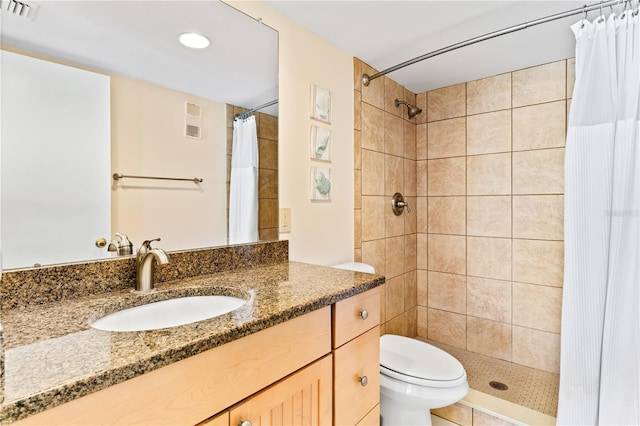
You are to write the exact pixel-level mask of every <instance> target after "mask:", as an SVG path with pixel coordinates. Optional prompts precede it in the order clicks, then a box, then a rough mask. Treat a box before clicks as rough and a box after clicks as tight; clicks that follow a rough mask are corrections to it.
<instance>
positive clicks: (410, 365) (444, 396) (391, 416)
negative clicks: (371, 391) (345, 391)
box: [380, 334, 469, 426]
mask: <svg viewBox="0 0 640 426" xmlns="http://www.w3.org/2000/svg"><path fill="white" fill-rule="evenodd" d="M468 391H469V384H468V382H467V373H466V372H465V370H464V367H463V366H462V364H460V361H458V360H457V359H455V358H454V357H453V356H451V355H449V354H448V353H447V352H445V351H443V350H441V349H439V348H436V347H435V346H432V345H429V344H428V343H425V342H421V341H419V340H415V339H411V338H408V337H404V336H396V335H393V334H385V335H384V336H382V337H380V415H381V417H382V425H383V426H391V425H403V426H409V425H431V414H430V412H429V410H430V409H432V408H441V407H446V406H448V405H451V404H453V403H455V402H457V401H459V400H461V399H462V398H464V396H465V395H466V394H467V392H468Z"/></svg>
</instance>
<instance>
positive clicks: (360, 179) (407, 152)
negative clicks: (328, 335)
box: [354, 58, 446, 337]
mask: <svg viewBox="0 0 640 426" xmlns="http://www.w3.org/2000/svg"><path fill="white" fill-rule="evenodd" d="M363 72H367V73H369V74H371V73H373V72H375V71H374V70H372V69H371V68H370V67H369V66H368V65H366V64H364V63H362V62H361V61H360V60H358V59H355V58H354V89H355V90H354V105H355V107H354V127H355V130H354V132H355V134H354V144H355V146H354V154H355V155H354V158H355V161H354V182H355V188H354V196H355V199H354V206H355V212H354V221H355V234H354V240H355V260H356V261H361V262H365V263H369V264H371V265H373V266H374V267H375V268H376V272H377V273H379V274H383V275H385V276H386V278H387V282H386V284H385V285H384V290H383V292H382V298H381V323H382V327H381V333H383V334H384V333H394V334H400V335H405V336H410V337H413V336H416V335H417V329H416V326H417V317H416V314H417V309H416V304H417V297H418V295H417V272H416V270H417V267H418V266H417V254H416V248H417V245H418V239H417V235H416V229H417V218H418V215H417V214H416V212H417V210H419V208H418V207H417V206H416V194H417V191H418V188H419V187H420V188H422V187H423V186H424V183H419V182H418V179H417V176H418V175H419V174H420V173H421V172H418V171H417V170H416V124H415V121H416V120H415V119H413V120H409V119H408V117H407V109H406V107H404V106H401V107H400V108H397V107H396V106H395V103H394V102H395V99H396V98H397V99H401V100H405V101H407V102H409V103H415V101H416V96H415V94H414V93H411V92H410V91H408V90H406V89H405V88H404V87H402V86H400V85H399V84H397V83H396V82H394V81H393V80H391V79H389V78H388V77H382V78H378V79H376V80H373V81H372V82H371V84H370V85H369V86H364V85H362V83H361V78H362V73H363ZM422 115H426V114H425V112H423V113H422ZM442 131H446V129H443V130H442ZM396 192H400V193H402V194H403V195H404V197H405V200H406V201H407V202H408V203H409V206H410V208H411V213H407V212H406V211H405V213H403V214H402V215H401V216H395V215H394V214H393V212H392V210H391V197H392V195H393V194H394V193H396Z"/></svg>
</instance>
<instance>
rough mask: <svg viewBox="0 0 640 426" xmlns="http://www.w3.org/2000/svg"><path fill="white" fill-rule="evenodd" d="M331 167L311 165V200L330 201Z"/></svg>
mask: <svg viewBox="0 0 640 426" xmlns="http://www.w3.org/2000/svg"><path fill="white" fill-rule="evenodd" d="M332 185H333V182H332V181H331V169H330V168H329V167H311V201H331V191H332V190H333V188H332Z"/></svg>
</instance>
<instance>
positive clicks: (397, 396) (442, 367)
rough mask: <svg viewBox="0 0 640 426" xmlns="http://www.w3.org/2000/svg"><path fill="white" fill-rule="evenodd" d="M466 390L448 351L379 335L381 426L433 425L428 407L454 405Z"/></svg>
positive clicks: (356, 266) (355, 266)
mask: <svg viewBox="0 0 640 426" xmlns="http://www.w3.org/2000/svg"><path fill="white" fill-rule="evenodd" d="M333 267H334V268H340V269H348V270H352V271H359V272H368V273H372V274H373V273H375V269H374V268H373V266H371V265H367V264H366V263H360V262H346V263H341V264H339V265H333ZM467 392H469V383H468V382H467V372H466V371H465V370H464V367H463V366H462V364H461V363H460V361H458V360H457V359H455V358H454V357H453V356H451V355H450V354H448V353H447V352H445V351H443V350H442V349H439V348H436V347H435V346H432V345H430V344H428V343H425V342H422V341H420V340H416V339H411V338H409V337H404V336H397V335H394V334H385V335H384V336H382V337H380V417H381V418H382V422H381V424H382V426H393V425H398V426H400V425H402V426H413V425H431V413H430V411H429V410H431V409H432V408H441V407H446V406H448V405H451V404H454V403H456V402H458V401H460V400H461V399H462V398H464V397H465V395H466V394H467Z"/></svg>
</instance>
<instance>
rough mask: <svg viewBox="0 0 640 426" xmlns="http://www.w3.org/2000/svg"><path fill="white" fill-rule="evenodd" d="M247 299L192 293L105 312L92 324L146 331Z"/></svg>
mask: <svg viewBox="0 0 640 426" xmlns="http://www.w3.org/2000/svg"><path fill="white" fill-rule="evenodd" d="M245 303H247V301H246V300H245V299H241V298H239V297H232V296H219V295H215V296H188V297H178V298H175V299H169V300H162V301H160V302H153V303H147V304H146V305H141V306H135V307H133V308H127V309H123V310H121V311H118V312H114V313H113V314H110V315H107V316H104V317H102V318H100V319H98V320H96V321H94V322H93V323H91V324H90V325H91V327H93V328H95V329H98V330H105V331H144V330H157V329H160V328H168V327H175V326H178V325H185V324H190V323H193V322H197V321H202V320H206V319H209V318H213V317H216V316H218V315H222V314H226V313H227V312H231V311H233V310H234V309H238V308H239V307H240V306H242V305H244V304H245Z"/></svg>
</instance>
